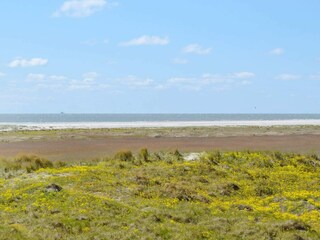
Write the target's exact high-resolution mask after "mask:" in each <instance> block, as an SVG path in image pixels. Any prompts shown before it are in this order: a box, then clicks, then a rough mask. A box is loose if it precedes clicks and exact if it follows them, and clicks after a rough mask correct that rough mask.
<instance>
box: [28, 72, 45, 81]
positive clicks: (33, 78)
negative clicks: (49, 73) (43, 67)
mask: <svg viewBox="0 0 320 240" xmlns="http://www.w3.org/2000/svg"><path fill="white" fill-rule="evenodd" d="M45 79H46V75H44V74H35V73H30V74H28V76H27V81H28V82H41V81H44V80H45Z"/></svg>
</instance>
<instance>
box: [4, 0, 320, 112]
mask: <svg viewBox="0 0 320 240" xmlns="http://www.w3.org/2000/svg"><path fill="white" fill-rule="evenodd" d="M22 2H23V3H22ZM319 12H320V2H319V1H318V0H305V1H301V0H296V1H292V0H290V1H289V0H281V1H279V0H268V1H256V0H242V1H238V0H224V1H221V0H219V1H218V0H187V1H186V0H184V1H182V0H175V1H172V0H171V1H169V0H162V1H150V0H135V1H132V0H50V1H43V0H29V1H19V0H10V1H1V3H0V30H1V36H0V113H60V112H65V113H320V94H319V90H320V44H319V43H320V28H319V23H320V14H319Z"/></svg>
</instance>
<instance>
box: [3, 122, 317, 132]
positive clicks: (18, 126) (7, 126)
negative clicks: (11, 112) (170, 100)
mask: <svg viewBox="0 0 320 240" xmlns="http://www.w3.org/2000/svg"><path fill="white" fill-rule="evenodd" d="M303 125H305V126H312V125H313V126H320V119H308V120H301V119H297V120H261V121H260V120H259V121H256V120H254V121H167V122H87V123H74V122H72V123H0V131H12V130H49V129H100V128H163V127H174V128H176V127H215V126H217V127H227V126H303Z"/></svg>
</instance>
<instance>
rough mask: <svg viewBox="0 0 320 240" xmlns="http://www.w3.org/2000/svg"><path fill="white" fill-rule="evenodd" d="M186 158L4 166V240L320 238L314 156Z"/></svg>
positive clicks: (319, 186)
mask: <svg viewBox="0 0 320 240" xmlns="http://www.w3.org/2000/svg"><path fill="white" fill-rule="evenodd" d="M183 157H184V154H182V153H180V152H179V151H175V152H172V153H169V152H159V153H150V152H148V150H147V149H142V150H141V151H140V152H139V153H138V154H137V155H134V154H132V153H131V152H130V151H123V152H119V153H117V154H116V155H115V157H114V158H105V159H96V160H94V161H90V162H85V163H73V164H71V163H69V164H65V163H61V162H60V163H56V164H52V163H51V162H49V161H47V160H45V159H41V158H38V157H35V156H20V157H17V159H15V160H13V161H9V160H7V161H5V160H2V161H1V167H0V168H1V174H0V239H268V240H269V239H289V240H290V239H292V240H298V239H300V240H303V239H320V161H319V159H318V157H317V156H316V155H310V156H307V155H299V154H289V153H286V154H285V153H280V152H250V151H246V152H206V153H202V154H201V155H200V159H198V160H195V161H185V160H184V158H183ZM60 187H61V188H62V189H61V188H60Z"/></svg>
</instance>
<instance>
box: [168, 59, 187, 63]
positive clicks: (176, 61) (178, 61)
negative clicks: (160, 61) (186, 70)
mask: <svg viewBox="0 0 320 240" xmlns="http://www.w3.org/2000/svg"><path fill="white" fill-rule="evenodd" d="M172 62H173V63H174V64H187V63H188V62H189V61H188V60H187V59H184V58H175V59H173V60H172Z"/></svg>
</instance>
